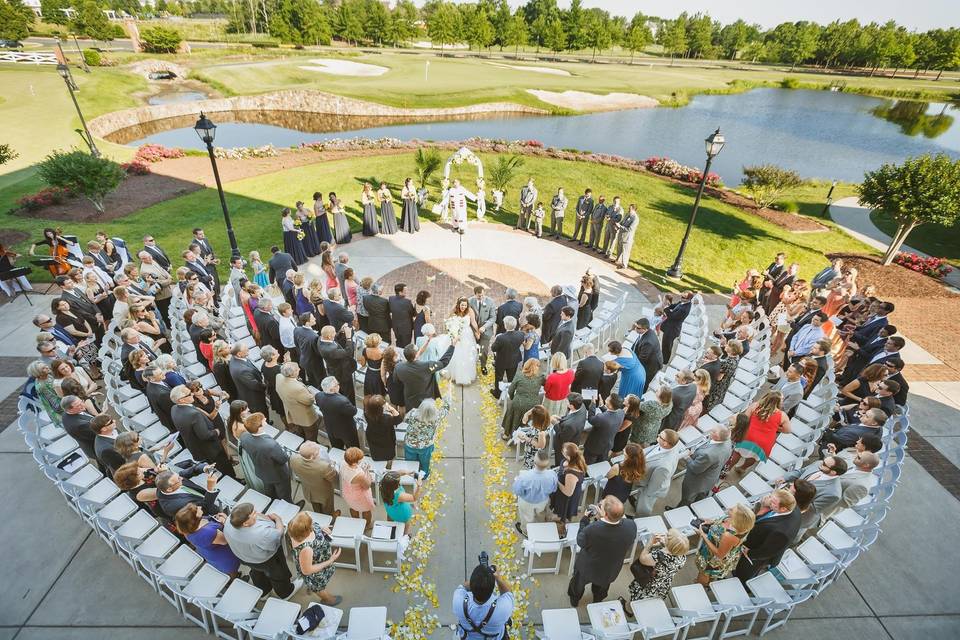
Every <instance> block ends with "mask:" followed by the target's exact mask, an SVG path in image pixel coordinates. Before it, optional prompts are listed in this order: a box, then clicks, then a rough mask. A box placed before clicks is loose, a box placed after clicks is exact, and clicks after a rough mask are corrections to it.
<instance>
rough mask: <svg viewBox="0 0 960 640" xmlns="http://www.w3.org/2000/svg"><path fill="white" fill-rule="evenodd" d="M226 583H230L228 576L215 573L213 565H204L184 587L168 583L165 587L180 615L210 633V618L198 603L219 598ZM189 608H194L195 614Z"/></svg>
mask: <svg viewBox="0 0 960 640" xmlns="http://www.w3.org/2000/svg"><path fill="white" fill-rule="evenodd" d="M228 582H230V576H228V575H227V574H225V573H221V572H220V571H217V570H216V569H215V568H214V567H213V565H210V564H204V565H203V566H202V567H200V569H199V571H197V572H196V573H195V574H193V577H192V578H190V581H189V582H188V583H187V584H186V585H183V584H181V583H179V582H174V581H169V582H168V583H167V586H168V587H169V588H170V590H171V591H173V592H174V594H175V596H176V598H177V606H178V607H179V609H180V615H182V616H183V617H184V618H186V619H187V620H192V621H193V622H195V623H197V624H198V625H200V626H201V627H203V630H204V631H206V632H207V633H210V632H211V631H213V619H212V616H211V615H210V612H209V611H207V610H206V609H204V608H203V607H202V606H200V604H199V602H200V601H201V600H210V599H214V598H216V597H217V596H219V595H220V592H221V591H223V588H224V587H225V586H227V583H228ZM191 606H192V607H195V608H196V611H197V613H196V614H195V613H194V612H193V610H192V609H191Z"/></svg>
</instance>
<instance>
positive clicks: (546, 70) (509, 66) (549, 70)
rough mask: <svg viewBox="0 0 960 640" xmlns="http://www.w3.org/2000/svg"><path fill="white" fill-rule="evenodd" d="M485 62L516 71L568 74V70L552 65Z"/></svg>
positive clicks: (553, 74)
mask: <svg viewBox="0 0 960 640" xmlns="http://www.w3.org/2000/svg"><path fill="white" fill-rule="evenodd" d="M487 64H489V65H491V66H493V67H500V68H501V69H516V70H517V71H532V72H534V73H548V74H550V75H552V76H569V75H572V74H571V73H570V72H569V71H565V70H563V69H554V68H553V67H528V66H526V65H520V64H500V63H499V62H488V63H487Z"/></svg>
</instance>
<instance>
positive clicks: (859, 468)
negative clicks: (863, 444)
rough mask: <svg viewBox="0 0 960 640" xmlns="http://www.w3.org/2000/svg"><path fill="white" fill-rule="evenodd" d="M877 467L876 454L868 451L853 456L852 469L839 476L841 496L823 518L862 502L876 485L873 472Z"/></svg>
mask: <svg viewBox="0 0 960 640" xmlns="http://www.w3.org/2000/svg"><path fill="white" fill-rule="evenodd" d="M878 466H880V456H878V455H877V454H875V453H872V452H870V451H863V452H861V453H857V454H855V455H854V456H853V468H851V469H849V470H848V471H847V472H846V473H844V474H843V475H842V476H840V486H841V487H842V488H843V496H842V497H841V498H840V502H838V503H837V504H836V506H835V507H834V508H833V509H832V510H831V511H830V512H829V513H826V514H824V517H830V515H831V514H833V513H836V512H837V511H842V510H843V509H847V508H849V507H852V506H854V505H856V504H857V503H858V502H860V501H861V500H863V498H865V497H866V495H867V493H869V492H870V489H873V488H874V487H875V486H876V485H877V482H878V480H879V479H878V478H877V476H876V475H875V474H874V473H873V470H874V469H876V468H877V467H878Z"/></svg>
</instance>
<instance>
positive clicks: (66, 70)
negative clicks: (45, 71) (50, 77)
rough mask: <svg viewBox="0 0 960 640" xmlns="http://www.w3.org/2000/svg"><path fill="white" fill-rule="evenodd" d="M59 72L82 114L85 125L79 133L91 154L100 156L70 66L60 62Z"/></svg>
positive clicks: (78, 111)
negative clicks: (82, 108) (79, 100)
mask: <svg viewBox="0 0 960 640" xmlns="http://www.w3.org/2000/svg"><path fill="white" fill-rule="evenodd" d="M57 73H59V74H60V77H61V78H63V81H64V82H65V83H66V84H67V90H68V91H69V92H70V97H71V98H73V106H74V107H76V109H77V115H78V116H80V124H82V125H83V132H81V131H80V130H79V129H77V133H79V134H80V137H81V138H83V141H84V142H86V143H87V146H88V147H90V155H92V156H93V157H94V158H99V157H100V150H99V149H97V145H95V144H94V143H93V136H92V135H90V129H88V128H87V121H86V120H85V119H84V117H83V112H82V111H80V103H79V102H77V93H76V92H77V85H76V83H75V82H74V81H73V75H72V74H71V73H70V67H68V66H67V65H65V64H63V63H60V64H58V65H57Z"/></svg>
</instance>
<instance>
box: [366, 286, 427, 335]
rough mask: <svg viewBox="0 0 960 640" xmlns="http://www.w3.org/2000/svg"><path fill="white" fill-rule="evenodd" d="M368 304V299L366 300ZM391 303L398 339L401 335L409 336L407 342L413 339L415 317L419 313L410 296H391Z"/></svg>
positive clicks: (391, 321) (392, 319) (392, 322)
mask: <svg viewBox="0 0 960 640" xmlns="http://www.w3.org/2000/svg"><path fill="white" fill-rule="evenodd" d="M363 304H364V306H366V304H367V303H366V301H364V303H363ZM388 304H389V305H390V324H391V326H392V327H393V332H394V334H396V336H397V339H398V341H399V340H400V338H401V337H407V342H410V340H412V339H413V318H414V316H416V315H417V312H416V309H414V308H413V303H412V302H410V299H409V298H402V297H400V296H390V300H389V301H388Z"/></svg>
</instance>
